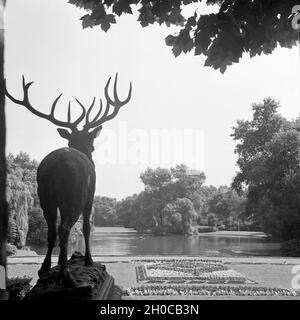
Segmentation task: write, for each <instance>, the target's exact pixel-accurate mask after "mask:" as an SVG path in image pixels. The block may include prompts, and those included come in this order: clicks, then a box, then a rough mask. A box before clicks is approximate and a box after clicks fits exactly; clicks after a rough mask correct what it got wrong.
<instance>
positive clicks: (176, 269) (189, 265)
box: [135, 259, 255, 284]
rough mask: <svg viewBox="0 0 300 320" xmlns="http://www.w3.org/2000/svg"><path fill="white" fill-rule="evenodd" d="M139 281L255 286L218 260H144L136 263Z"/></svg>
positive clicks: (252, 282)
mask: <svg viewBox="0 0 300 320" xmlns="http://www.w3.org/2000/svg"><path fill="white" fill-rule="evenodd" d="M135 262H136V263H138V264H137V266H136V275H137V281H138V282H140V283H144V284H146V283H149V284H150V283H153V284H154V283H165V284H168V283H169V284H172V283H175V284H176V283H178V284H223V283H224V284H255V282H254V281H252V280H250V279H247V278H246V277H245V276H244V275H242V274H241V273H239V272H237V271H235V270H232V269H229V268H228V267H227V266H225V265H224V264H223V263H222V262H221V261H218V260H200V259H195V260H179V259H178V260H177V259H172V260H149V259H148V260H145V261H144V263H143V264H142V260H138V261H135Z"/></svg>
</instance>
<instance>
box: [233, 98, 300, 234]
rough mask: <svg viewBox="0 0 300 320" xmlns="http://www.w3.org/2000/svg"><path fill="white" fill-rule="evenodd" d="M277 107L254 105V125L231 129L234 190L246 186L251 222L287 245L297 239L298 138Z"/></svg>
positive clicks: (299, 218) (299, 190) (299, 193)
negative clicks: (234, 143) (235, 166)
mask: <svg viewBox="0 0 300 320" xmlns="http://www.w3.org/2000/svg"><path fill="white" fill-rule="evenodd" d="M278 106H279V105H278V103H276V102H275V101H274V100H271V99H266V100H264V102H263V103H262V104H255V105H254V106H253V109H254V114H253V119H252V120H250V121H239V122H238V125H237V127H236V128H234V133H233V135H232V136H233V138H234V140H237V141H239V143H238V144H237V147H236V152H237V153H238V157H239V158H238V161H237V164H238V166H239V169H240V172H239V173H238V174H237V175H236V177H235V179H234V181H233V187H234V188H235V189H236V190H237V191H239V192H240V191H241V190H242V189H243V187H245V186H247V188H248V191H247V193H248V194H247V206H246V214H247V215H248V216H249V217H252V218H253V219H254V220H256V221H258V222H259V223H260V224H261V226H262V227H263V229H264V231H265V232H266V233H267V234H269V235H272V236H273V237H275V238H278V239H280V240H282V239H283V240H289V239H293V238H299V237H300V235H299V229H300V183H299V181H300V163H299V159H300V137H299V132H298V128H297V122H288V121H287V120H286V119H284V118H283V117H282V116H280V114H278V112H277V108H278Z"/></svg>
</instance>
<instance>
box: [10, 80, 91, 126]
mask: <svg viewBox="0 0 300 320" xmlns="http://www.w3.org/2000/svg"><path fill="white" fill-rule="evenodd" d="M22 84H23V92H24V96H23V100H18V99H16V98H14V97H13V96H12V95H11V94H10V93H9V92H8V91H7V88H6V79H4V88H5V94H6V96H7V97H8V98H9V99H10V100H11V101H13V102H14V103H16V104H19V105H22V106H24V107H25V108H27V109H28V110H29V111H31V112H32V113H33V114H35V115H36V116H38V117H41V118H44V119H47V120H49V121H50V122H52V123H54V124H55V125H57V126H60V127H65V128H69V129H71V130H75V129H76V127H77V125H78V124H79V123H80V122H81V121H82V120H83V119H84V117H85V114H86V111H85V108H84V107H83V105H82V104H81V103H80V102H79V101H78V100H77V99H76V101H77V102H78V103H79V105H80V106H81V108H82V113H81V115H80V116H79V117H78V119H77V120H75V121H74V122H71V102H70V101H69V107H68V121H67V122H64V121H60V120H57V119H55V117H54V111H55V107H56V104H57V102H58V100H59V99H60V97H61V96H62V93H61V94H60V95H59V96H58V97H57V98H56V99H55V100H54V102H53V104H52V107H51V111H50V114H44V113H42V112H40V111H38V110H36V109H34V108H33V107H32V105H31V103H30V101H29V97H28V89H29V87H30V86H31V85H32V84H33V81H32V82H28V83H25V77H24V76H22Z"/></svg>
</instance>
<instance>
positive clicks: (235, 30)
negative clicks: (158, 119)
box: [69, 0, 299, 73]
mask: <svg viewBox="0 0 300 320" xmlns="http://www.w3.org/2000/svg"><path fill="white" fill-rule="evenodd" d="M201 2H202V3H205V4H206V5H215V6H217V12H215V11H214V12H213V13H208V14H201V12H200V10H196V11H195V12H194V14H193V15H191V16H189V17H184V15H183V13H182V10H183V9H184V8H185V7H187V6H188V5H192V4H194V5H195V4H200V3H201ZM69 3H70V4H72V5H75V6H77V7H79V8H83V9H85V10H86V11H87V14H85V15H84V16H83V17H81V20H82V26H83V28H88V27H90V28H93V27H94V26H100V27H101V29H102V30H104V31H105V32H106V31H107V30H108V29H109V28H110V27H111V24H114V23H116V16H118V17H120V16H121V15H123V14H133V13H134V12H137V13H138V21H139V23H140V24H141V25H142V26H143V27H147V26H149V25H152V24H154V23H158V24H160V25H162V24H165V25H166V26H171V25H175V26H179V30H178V32H177V33H176V34H173V35H169V36H167V37H166V39H165V41H166V44H167V45H168V46H171V47H172V51H173V54H174V56H175V57H177V56H179V55H180V54H181V53H182V52H184V53H188V52H190V51H192V50H193V52H194V54H195V55H200V54H203V55H204V56H206V60H205V66H210V67H213V68H215V69H218V70H220V71H221V72H222V73H224V72H225V70H226V68H227V66H229V65H231V64H232V63H234V62H236V63H237V62H239V60H240V58H241V57H242V55H243V53H245V52H248V53H249V54H250V57H254V56H256V55H260V54H262V53H264V54H270V53H272V52H273V50H274V49H275V48H276V47H277V46H278V45H280V46H281V47H285V48H291V47H292V46H293V45H295V44H296V41H297V39H298V33H297V32H296V31H295V30H294V29H293V28H292V19H293V17H294V14H292V8H293V7H294V6H295V5H298V4H299V1H298V0H285V1H282V0H264V1H262V0H202V1H201V0H69Z"/></svg>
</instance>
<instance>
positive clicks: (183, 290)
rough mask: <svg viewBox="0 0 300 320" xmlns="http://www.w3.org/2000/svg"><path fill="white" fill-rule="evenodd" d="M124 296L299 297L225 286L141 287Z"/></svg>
mask: <svg viewBox="0 0 300 320" xmlns="http://www.w3.org/2000/svg"><path fill="white" fill-rule="evenodd" d="M123 294H124V295H125V296H149V295H160V296H161V295H170V296H172V295H175V296H178V295H182V296H186V295H200V296H272V297H274V296H290V297H291V296H297V295H298V296H299V294H297V292H296V291H294V290H289V289H280V288H267V287H256V286H226V285H217V286H215V285H181V284H178V285H171V284H164V285H159V284H155V285H141V286H138V287H133V288H130V289H126V290H124V292H123Z"/></svg>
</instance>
